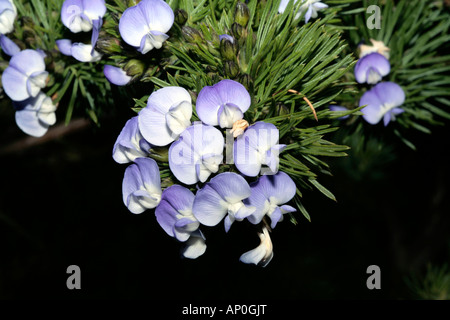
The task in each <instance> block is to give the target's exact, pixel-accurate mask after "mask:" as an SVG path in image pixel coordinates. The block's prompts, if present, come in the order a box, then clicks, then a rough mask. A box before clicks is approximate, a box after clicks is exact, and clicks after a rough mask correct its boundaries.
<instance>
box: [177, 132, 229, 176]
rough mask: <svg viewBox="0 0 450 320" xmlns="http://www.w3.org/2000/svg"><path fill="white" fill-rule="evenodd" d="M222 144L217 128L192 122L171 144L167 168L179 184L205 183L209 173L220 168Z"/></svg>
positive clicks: (221, 136) (222, 139) (223, 143)
mask: <svg viewBox="0 0 450 320" xmlns="http://www.w3.org/2000/svg"><path fill="white" fill-rule="evenodd" d="M224 145H225V141H224V138H223V135H222V133H221V132H220V131H219V130H218V129H216V128H214V127H211V126H207V125H204V124H200V123H197V124H194V125H192V126H190V127H189V128H187V129H186V130H185V131H183V133H181V135H180V137H179V139H178V140H177V141H175V142H174V143H172V145H171V146H170V148H169V167H170V170H171V171H172V173H173V174H174V175H175V177H176V178H177V179H178V180H179V181H181V182H182V183H185V184H194V183H197V182H198V181H201V182H205V181H206V180H207V179H208V177H209V176H210V175H211V173H216V172H217V171H218V170H219V164H221V163H222V160H223V148H224Z"/></svg>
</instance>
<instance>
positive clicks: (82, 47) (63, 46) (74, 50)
mask: <svg viewBox="0 0 450 320" xmlns="http://www.w3.org/2000/svg"><path fill="white" fill-rule="evenodd" d="M56 45H57V46H58V49H59V51H60V52H61V53H62V54H64V55H66V56H72V57H74V58H75V59H76V60H78V61H80V62H97V61H99V60H100V59H101V58H102V54H100V53H99V52H97V51H96V50H94V47H93V46H92V44H84V43H81V42H75V43H72V41H71V40H69V39H60V40H56Z"/></svg>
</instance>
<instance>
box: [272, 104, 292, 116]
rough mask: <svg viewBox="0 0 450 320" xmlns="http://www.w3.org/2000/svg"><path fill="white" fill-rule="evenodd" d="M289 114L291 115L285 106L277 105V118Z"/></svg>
mask: <svg viewBox="0 0 450 320" xmlns="http://www.w3.org/2000/svg"><path fill="white" fill-rule="evenodd" d="M289 113H290V111H289V108H288V107H286V105H285V104H283V103H277V106H276V108H275V114H276V115H277V116H284V115H288V114H289Z"/></svg>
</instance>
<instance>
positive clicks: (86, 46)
mask: <svg viewBox="0 0 450 320" xmlns="http://www.w3.org/2000/svg"><path fill="white" fill-rule="evenodd" d="M105 13H106V5H105V0H66V1H64V3H63V5H62V8H61V20H62V23H63V24H64V25H65V26H66V27H67V28H68V29H69V30H70V31H71V32H72V33H79V32H89V31H91V30H92V34H91V38H90V43H84V42H72V40H70V39H60V40H57V41H56V44H57V46H58V49H59V50H60V51H61V53H62V54H64V55H66V56H72V57H74V58H75V59H76V60H78V61H81V62H95V61H99V60H100V59H101V58H102V55H101V54H100V53H99V52H97V51H96V50H95V49H94V48H95V44H96V42H97V39H98V35H99V32H100V28H101V26H102V25H103V16H104V15H105Z"/></svg>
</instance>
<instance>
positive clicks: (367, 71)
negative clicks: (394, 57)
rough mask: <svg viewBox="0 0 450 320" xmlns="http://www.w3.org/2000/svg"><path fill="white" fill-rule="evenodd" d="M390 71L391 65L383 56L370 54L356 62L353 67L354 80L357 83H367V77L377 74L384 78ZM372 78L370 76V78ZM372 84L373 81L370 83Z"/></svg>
mask: <svg viewBox="0 0 450 320" xmlns="http://www.w3.org/2000/svg"><path fill="white" fill-rule="evenodd" d="M390 71H391V65H390V63H389V60H387V59H386V58H385V57H384V56H383V55H381V54H379V53H376V52H374V53H370V54H368V55H366V56H364V57H362V58H361V59H359V60H358V62H357V63H356V66H355V78H356V81H357V82H358V83H365V82H368V80H369V76H371V75H372V74H374V72H375V73H378V74H379V76H380V77H384V76H386V75H388V74H389V72H390ZM371 77H372V76H371ZM371 83H373V81H371Z"/></svg>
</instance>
